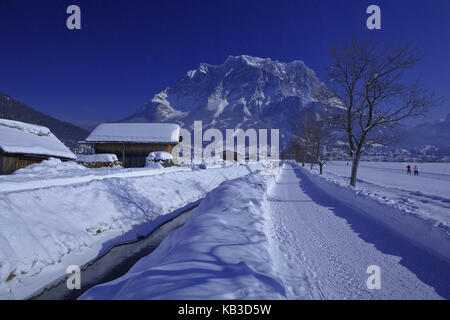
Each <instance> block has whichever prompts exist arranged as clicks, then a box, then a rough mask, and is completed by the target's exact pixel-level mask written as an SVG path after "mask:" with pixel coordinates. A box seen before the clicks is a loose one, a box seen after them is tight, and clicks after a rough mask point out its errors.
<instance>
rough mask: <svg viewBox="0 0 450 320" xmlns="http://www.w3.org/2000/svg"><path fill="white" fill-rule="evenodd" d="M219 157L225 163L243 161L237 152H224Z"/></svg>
mask: <svg viewBox="0 0 450 320" xmlns="http://www.w3.org/2000/svg"><path fill="white" fill-rule="evenodd" d="M219 156H220V158H222V159H223V160H225V161H237V162H240V161H241V155H240V154H239V153H238V152H236V151H231V150H224V151H222V152H221V153H220V155H219Z"/></svg>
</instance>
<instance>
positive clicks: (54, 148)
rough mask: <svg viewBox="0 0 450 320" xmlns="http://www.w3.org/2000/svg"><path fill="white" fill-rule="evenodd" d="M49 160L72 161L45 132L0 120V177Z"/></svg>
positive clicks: (72, 158)
mask: <svg viewBox="0 0 450 320" xmlns="http://www.w3.org/2000/svg"><path fill="white" fill-rule="evenodd" d="M50 157H53V158H58V159H61V160H75V159H76V156H75V155H74V154H73V153H72V152H71V151H70V150H69V149H68V148H67V147H66V146H65V145H64V144H63V143H62V142H61V141H59V140H58V138H56V137H55V136H54V135H53V134H52V133H51V132H50V130H49V129H48V128H46V127H42V126H37V125H32V124H28V123H24V122H19V121H13V120H5V119H0V174H10V173H12V172H14V171H16V170H17V169H21V168H24V167H26V166H28V165H30V164H34V163H39V162H41V161H42V160H47V159H48V158H50Z"/></svg>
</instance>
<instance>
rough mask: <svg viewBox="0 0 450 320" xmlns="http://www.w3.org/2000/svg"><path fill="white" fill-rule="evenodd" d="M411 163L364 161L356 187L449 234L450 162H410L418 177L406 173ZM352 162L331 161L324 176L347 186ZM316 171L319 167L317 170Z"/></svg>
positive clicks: (326, 165)
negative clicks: (347, 163)
mask: <svg viewBox="0 0 450 320" xmlns="http://www.w3.org/2000/svg"><path fill="white" fill-rule="evenodd" d="M406 165H408V163H391V162H361V164H360V166H359V169H358V181H357V185H356V187H357V190H358V191H359V192H360V193H363V194H365V195H366V196H368V197H370V198H372V199H376V200H377V201H379V202H382V203H385V204H387V205H391V206H395V207H396V208H398V209H400V210H402V211H405V212H408V213H411V214H413V215H416V216H418V217H420V218H421V219H423V220H426V221H427V222H428V223H430V224H431V225H434V226H436V227H440V228H443V229H445V230H447V231H448V232H449V233H450V163H418V164H415V163H410V165H411V166H412V167H414V165H417V167H418V169H419V176H414V175H412V174H411V175H407V174H406ZM350 170H351V165H350V164H349V165H348V166H347V165H346V162H339V161H336V162H330V163H326V164H325V166H324V177H326V178H329V179H330V180H333V181H334V182H336V183H338V184H340V185H343V186H346V185H348V181H349V178H348V177H349V176H350ZM314 171H315V173H317V168H316V169H315V170H314Z"/></svg>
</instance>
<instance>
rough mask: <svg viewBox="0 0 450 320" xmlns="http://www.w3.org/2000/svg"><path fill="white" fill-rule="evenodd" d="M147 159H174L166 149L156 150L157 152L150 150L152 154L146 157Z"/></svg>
mask: <svg viewBox="0 0 450 320" xmlns="http://www.w3.org/2000/svg"><path fill="white" fill-rule="evenodd" d="M146 159H147V160H153V161H154V160H173V156H172V155H171V154H170V153H168V152H164V151H155V152H150V154H149V155H148V157H147V158H146Z"/></svg>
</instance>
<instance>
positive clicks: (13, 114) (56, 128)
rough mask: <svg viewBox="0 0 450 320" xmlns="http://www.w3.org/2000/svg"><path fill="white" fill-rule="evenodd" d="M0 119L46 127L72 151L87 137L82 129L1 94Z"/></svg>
mask: <svg viewBox="0 0 450 320" xmlns="http://www.w3.org/2000/svg"><path fill="white" fill-rule="evenodd" d="M0 118H1V119H9V120H17V121H22V122H27V123H31V124H38V125H42V126H45V127H48V128H49V129H50V130H51V131H52V133H53V134H54V135H55V136H57V137H58V138H59V139H60V140H61V141H62V142H63V143H64V144H65V145H66V146H68V147H69V148H71V149H72V150H76V149H77V148H78V147H79V146H78V141H80V140H84V139H85V138H86V137H87V135H88V132H87V131H86V130H84V129H81V128H79V127H77V126H74V125H73V124H71V123H68V122H64V121H61V120H58V119H55V118H53V117H51V116H48V115H46V114H43V113H42V112H39V111H37V110H34V109H32V108H31V107H29V106H27V105H25V104H23V103H22V102H19V101H17V100H14V99H13V98H11V97H10V96H8V95H6V94H3V93H1V92H0Z"/></svg>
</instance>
